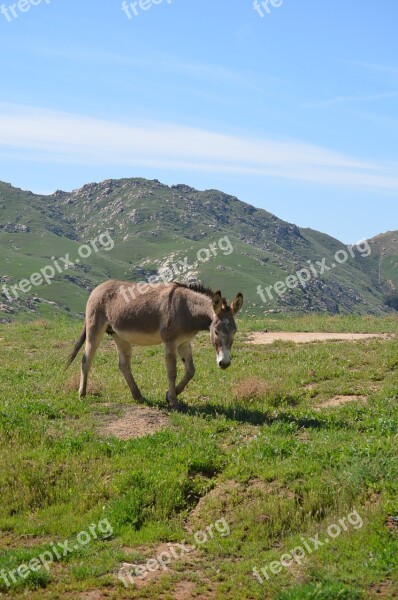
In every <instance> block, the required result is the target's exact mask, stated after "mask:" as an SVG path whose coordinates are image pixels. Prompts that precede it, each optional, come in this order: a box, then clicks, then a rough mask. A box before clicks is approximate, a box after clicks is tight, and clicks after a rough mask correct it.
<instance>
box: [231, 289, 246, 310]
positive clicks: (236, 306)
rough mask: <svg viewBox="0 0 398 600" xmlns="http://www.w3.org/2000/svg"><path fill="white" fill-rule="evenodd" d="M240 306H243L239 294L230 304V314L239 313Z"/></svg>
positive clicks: (241, 297)
mask: <svg viewBox="0 0 398 600" xmlns="http://www.w3.org/2000/svg"><path fill="white" fill-rule="evenodd" d="M242 306H243V296H242V294H241V293H240V292H239V294H237V295H236V298H235V300H234V301H233V302H232V304H231V310H232V314H234V315H236V313H237V312H239V311H240V309H241V308H242Z"/></svg>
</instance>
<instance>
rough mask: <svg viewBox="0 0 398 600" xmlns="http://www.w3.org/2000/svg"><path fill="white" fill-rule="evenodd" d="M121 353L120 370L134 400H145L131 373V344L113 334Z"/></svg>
mask: <svg viewBox="0 0 398 600" xmlns="http://www.w3.org/2000/svg"><path fill="white" fill-rule="evenodd" d="M112 337H113V339H114V340H115V344H116V346H117V349H118V351H119V369H120V371H121V372H122V374H123V377H124V378H125V380H126V382H127V385H128V386H129V388H130V391H131V393H132V395H133V398H134V400H143V396H142V394H141V392H140V390H139V388H138V385H137V383H136V381H135V379H134V377H133V373H132V372H131V354H132V351H131V344H130V343H129V342H125V341H124V340H122V339H121V338H120V337H119V336H118V335H117V333H113V334H112Z"/></svg>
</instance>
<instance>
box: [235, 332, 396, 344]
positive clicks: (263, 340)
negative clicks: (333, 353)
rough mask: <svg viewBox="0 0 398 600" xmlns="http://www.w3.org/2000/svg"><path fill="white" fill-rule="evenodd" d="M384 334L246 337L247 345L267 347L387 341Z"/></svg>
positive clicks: (258, 333)
mask: <svg viewBox="0 0 398 600" xmlns="http://www.w3.org/2000/svg"><path fill="white" fill-rule="evenodd" d="M389 337H390V336H389V334H385V333H307V332H299V333H294V332H287V331H278V332H262V331H259V332H255V333H251V334H250V335H249V336H248V337H247V340H246V341H247V342H248V343H249V344H256V345H257V344H258V345H267V344H273V343H274V342H278V341H280V342H295V343H296V344H309V343H311V342H342V341H350V342H354V341H358V340H368V339H387V338H389Z"/></svg>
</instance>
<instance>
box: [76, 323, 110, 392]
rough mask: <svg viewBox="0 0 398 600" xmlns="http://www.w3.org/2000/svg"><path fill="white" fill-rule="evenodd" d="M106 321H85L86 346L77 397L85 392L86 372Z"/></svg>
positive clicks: (89, 367) (104, 328)
mask: <svg viewBox="0 0 398 600" xmlns="http://www.w3.org/2000/svg"><path fill="white" fill-rule="evenodd" d="M106 328H107V324H106V323H94V324H90V322H89V321H87V322H86V331H87V339H86V347H85V350H84V354H83V358H82V370H81V377H80V387H79V397H80V398H83V397H84V396H85V395H86V394H87V380H88V374H89V371H90V369H91V365H92V364H93V360H94V356H95V353H96V352H97V350H98V346H99V345H100V342H101V339H102V337H103V335H104V333H105V331H106Z"/></svg>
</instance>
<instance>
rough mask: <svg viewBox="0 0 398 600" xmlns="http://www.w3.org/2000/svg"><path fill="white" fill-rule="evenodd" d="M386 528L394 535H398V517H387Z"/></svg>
mask: <svg viewBox="0 0 398 600" xmlns="http://www.w3.org/2000/svg"><path fill="white" fill-rule="evenodd" d="M386 527H387V528H388V529H389V530H390V531H394V533H398V517H393V516H391V517H387V521H386Z"/></svg>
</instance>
